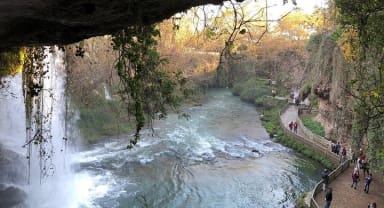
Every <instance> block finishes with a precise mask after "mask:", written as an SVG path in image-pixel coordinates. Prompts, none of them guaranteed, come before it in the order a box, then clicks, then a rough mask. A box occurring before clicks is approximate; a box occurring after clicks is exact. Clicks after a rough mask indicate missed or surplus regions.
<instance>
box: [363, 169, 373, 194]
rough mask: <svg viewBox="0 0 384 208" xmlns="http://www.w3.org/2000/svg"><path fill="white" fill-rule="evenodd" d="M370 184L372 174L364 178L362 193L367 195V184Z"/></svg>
mask: <svg viewBox="0 0 384 208" xmlns="http://www.w3.org/2000/svg"><path fill="white" fill-rule="evenodd" d="M371 182H372V173H370V174H369V175H368V176H367V177H366V178H365V186H364V191H365V193H367V194H368V191H369V184H371Z"/></svg>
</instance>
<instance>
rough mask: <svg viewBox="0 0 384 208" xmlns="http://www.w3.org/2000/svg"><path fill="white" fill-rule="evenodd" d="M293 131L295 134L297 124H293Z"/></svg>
mask: <svg viewBox="0 0 384 208" xmlns="http://www.w3.org/2000/svg"><path fill="white" fill-rule="evenodd" d="M293 131H294V132H295V133H296V134H297V122H296V121H295V123H293Z"/></svg>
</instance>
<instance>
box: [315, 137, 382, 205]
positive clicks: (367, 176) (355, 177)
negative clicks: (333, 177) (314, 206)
mask: <svg viewBox="0 0 384 208" xmlns="http://www.w3.org/2000/svg"><path fill="white" fill-rule="evenodd" d="M340 148H341V145H340V143H337V144H332V152H334V153H336V154H340ZM352 155H354V153H352ZM345 157H346V150H345V147H343V148H342V150H341V158H343V159H342V160H345ZM352 162H354V163H355V168H354V169H353V172H352V184H351V188H354V189H356V188H357V184H358V182H359V181H360V169H362V170H363V172H364V176H363V177H364V192H365V193H367V194H368V192H369V186H370V184H371V182H372V173H370V172H369V169H368V162H367V158H366V155H365V154H364V152H363V150H362V149H360V151H359V156H358V158H355V159H354V158H353V156H352ZM321 178H322V179H323V187H322V189H323V191H327V192H326V195H325V205H324V208H329V207H330V206H331V201H332V188H328V187H327V186H328V182H329V171H328V169H324V170H323V171H322V173H321ZM372 207H373V208H376V203H375V202H373V203H369V204H368V208H372Z"/></svg>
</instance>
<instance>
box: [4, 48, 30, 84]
mask: <svg viewBox="0 0 384 208" xmlns="http://www.w3.org/2000/svg"><path fill="white" fill-rule="evenodd" d="M24 56H25V50H24V48H12V49H2V50H0V77H4V76H8V75H15V74H16V73H18V72H20V71H21V70H22V67H23V63H24Z"/></svg>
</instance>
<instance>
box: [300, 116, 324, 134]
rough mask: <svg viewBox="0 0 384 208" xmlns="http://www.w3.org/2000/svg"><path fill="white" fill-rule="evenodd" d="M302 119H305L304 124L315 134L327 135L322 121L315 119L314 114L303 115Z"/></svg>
mask: <svg viewBox="0 0 384 208" xmlns="http://www.w3.org/2000/svg"><path fill="white" fill-rule="evenodd" d="M301 120H302V121H303V125H304V126H305V127H307V128H308V129H309V130H310V131H312V132H313V133H314V134H317V135H319V136H322V137H324V136H325V131H324V128H323V126H322V125H321V123H320V122H317V121H314V120H313V115H312V114H308V115H303V116H301Z"/></svg>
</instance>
